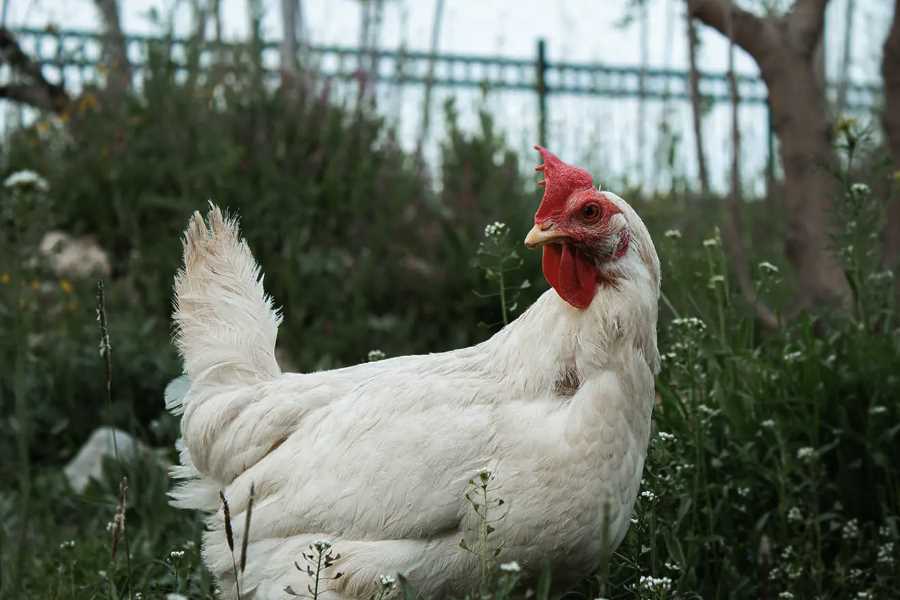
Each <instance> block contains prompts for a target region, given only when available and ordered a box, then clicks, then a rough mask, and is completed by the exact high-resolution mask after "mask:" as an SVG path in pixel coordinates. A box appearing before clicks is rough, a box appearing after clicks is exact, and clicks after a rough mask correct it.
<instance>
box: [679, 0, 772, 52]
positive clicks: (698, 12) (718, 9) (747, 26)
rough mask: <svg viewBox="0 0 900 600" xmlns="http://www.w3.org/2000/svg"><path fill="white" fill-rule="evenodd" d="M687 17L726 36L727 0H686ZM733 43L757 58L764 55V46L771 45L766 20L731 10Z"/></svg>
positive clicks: (742, 11) (738, 10)
mask: <svg viewBox="0 0 900 600" xmlns="http://www.w3.org/2000/svg"><path fill="white" fill-rule="evenodd" d="M687 6H688V15H689V16H690V17H694V18H696V19H699V20H700V21H702V22H703V23H704V24H705V25H707V26H709V27H712V28H713V29H715V30H716V31H718V32H719V33H721V34H722V35H724V36H726V37H727V36H728V12H729V3H728V2H727V0H687ZM732 19H733V29H732V31H733V34H734V43H736V44H737V45H738V46H740V47H741V48H743V49H744V50H746V51H747V53H749V54H750V55H751V56H753V57H754V58H756V59H757V60H759V59H758V58H757V57H759V56H761V55H763V54H765V50H766V46H768V45H771V41H772V40H771V36H770V35H769V30H770V23H769V22H768V19H765V18H763V17H758V16H756V15H754V14H753V13H751V12H748V11H746V10H744V9H742V8H737V7H735V8H734V9H733V16H732Z"/></svg>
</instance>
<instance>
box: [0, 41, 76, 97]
mask: <svg viewBox="0 0 900 600" xmlns="http://www.w3.org/2000/svg"><path fill="white" fill-rule="evenodd" d="M0 64H8V65H9V66H10V67H11V68H12V70H13V71H14V72H16V73H18V74H19V75H20V76H21V78H22V79H23V80H24V81H23V82H19V83H15V84H7V85H2V86H0V98H7V99H9V100H13V101H15V102H23V103H25V104H29V105H31V106H34V107H35V108H40V109H42V110H50V111H53V112H56V113H61V112H62V111H63V110H65V108H66V107H67V106H68V105H69V102H70V98H69V95H68V94H67V93H66V90H65V89H64V88H63V87H62V86H61V85H59V84H56V83H51V82H49V81H47V79H46V78H45V77H44V73H43V71H41V66H40V64H38V63H37V62H35V61H34V60H32V59H31V57H29V56H28V55H27V54H25V52H23V51H22V48H21V46H19V42H18V41H17V40H16V38H15V36H14V35H13V34H12V33H11V32H10V31H9V30H8V29H6V28H0Z"/></svg>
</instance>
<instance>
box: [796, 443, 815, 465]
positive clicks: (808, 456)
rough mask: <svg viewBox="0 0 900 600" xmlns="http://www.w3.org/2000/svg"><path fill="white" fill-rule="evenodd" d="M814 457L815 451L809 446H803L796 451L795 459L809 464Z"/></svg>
mask: <svg viewBox="0 0 900 600" xmlns="http://www.w3.org/2000/svg"><path fill="white" fill-rule="evenodd" d="M815 457H816V451H815V450H814V449H812V448H811V447H809V446H803V447H802V448H800V449H798V450H797V459H798V460H802V461H805V462H810V461H812V460H813V459H814V458H815Z"/></svg>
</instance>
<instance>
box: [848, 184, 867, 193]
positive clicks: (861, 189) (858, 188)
mask: <svg viewBox="0 0 900 600" xmlns="http://www.w3.org/2000/svg"><path fill="white" fill-rule="evenodd" d="M850 192H851V193H852V194H853V195H854V196H868V195H869V194H871V193H872V190H871V189H870V188H869V186H867V185H866V184H864V183H854V184H853V185H851V186H850Z"/></svg>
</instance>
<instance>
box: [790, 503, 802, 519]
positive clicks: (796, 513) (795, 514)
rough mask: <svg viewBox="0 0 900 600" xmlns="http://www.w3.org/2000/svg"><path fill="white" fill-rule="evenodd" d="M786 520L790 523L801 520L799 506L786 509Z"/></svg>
mask: <svg viewBox="0 0 900 600" xmlns="http://www.w3.org/2000/svg"><path fill="white" fill-rule="evenodd" d="M787 520H788V521H790V522H791V523H799V522H800V521H802V520H803V513H802V512H800V509H799V508H797V507H796V506H794V507H792V508H791V510H789V511H788V514H787Z"/></svg>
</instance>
